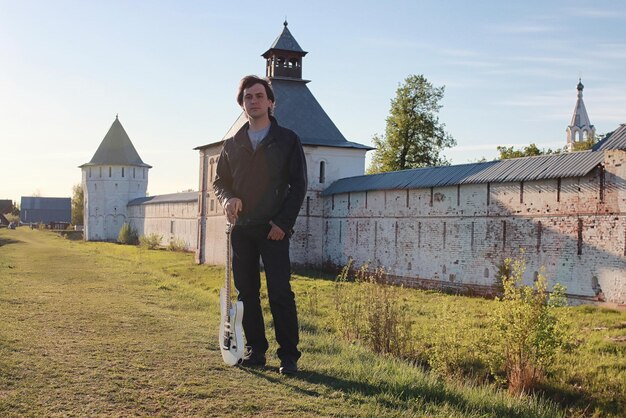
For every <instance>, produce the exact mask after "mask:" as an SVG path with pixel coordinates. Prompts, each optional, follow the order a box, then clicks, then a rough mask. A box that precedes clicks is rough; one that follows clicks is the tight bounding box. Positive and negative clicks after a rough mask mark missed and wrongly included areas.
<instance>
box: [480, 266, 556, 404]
mask: <svg viewBox="0 0 626 418" xmlns="http://www.w3.org/2000/svg"><path fill="white" fill-rule="evenodd" d="M505 267H506V270H507V271H508V272H509V274H508V275H504V276H502V277H501V280H502V287H503V291H504V294H503V296H502V297H501V298H496V300H497V301H498V302H499V303H498V304H497V305H496V307H495V309H494V310H493V312H492V314H491V320H492V325H493V326H494V328H493V329H494V335H493V343H494V348H495V353H493V355H492V356H491V366H492V372H494V374H496V373H498V372H502V371H503V372H504V374H505V375H506V380H507V383H508V387H509V391H510V392H511V393H515V394H520V393H525V392H528V391H530V390H532V389H533V388H535V386H536V384H537V383H538V381H539V380H540V379H541V378H542V377H543V376H544V375H545V373H546V372H547V371H549V369H550V366H551V365H552V363H553V361H554V360H555V356H556V354H557V352H558V350H559V349H560V348H561V346H563V345H564V343H565V342H566V331H565V324H564V321H563V319H562V318H561V313H562V312H561V311H560V310H558V308H559V307H562V306H564V305H566V300H565V288H564V287H563V286H562V285H560V284H558V283H557V284H556V285H555V286H554V288H553V290H552V293H550V294H549V292H548V290H547V279H546V277H545V276H544V275H543V274H542V272H540V273H539V274H538V276H537V280H536V281H535V284H534V286H526V285H523V284H522V276H523V273H524V271H525V269H526V263H525V261H524V259H523V254H522V256H520V257H519V258H517V259H506V260H505Z"/></svg>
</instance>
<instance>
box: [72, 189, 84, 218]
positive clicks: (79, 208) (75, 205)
mask: <svg viewBox="0 0 626 418" xmlns="http://www.w3.org/2000/svg"><path fill="white" fill-rule="evenodd" d="M84 202H85V193H84V192H83V185H82V184H75V185H74V186H73V187H72V225H83V207H84Z"/></svg>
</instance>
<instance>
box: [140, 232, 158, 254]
mask: <svg viewBox="0 0 626 418" xmlns="http://www.w3.org/2000/svg"><path fill="white" fill-rule="evenodd" d="M161 240H163V235H159V234H156V233H152V234H148V235H142V236H141V238H139V245H141V246H142V247H144V248H147V249H149V250H156V249H157V248H159V247H160V246H161Z"/></svg>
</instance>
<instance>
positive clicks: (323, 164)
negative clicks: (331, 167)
mask: <svg viewBox="0 0 626 418" xmlns="http://www.w3.org/2000/svg"><path fill="white" fill-rule="evenodd" d="M325 181H326V161H320V183H324V182H325Z"/></svg>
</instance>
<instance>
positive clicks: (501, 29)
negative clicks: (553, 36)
mask: <svg viewBox="0 0 626 418" xmlns="http://www.w3.org/2000/svg"><path fill="white" fill-rule="evenodd" d="M492 29H493V30H494V32H496V33H508V34H533V33H553V32H560V31H561V28H560V27H558V26H555V25H546V24H537V23H534V24H533V23H522V24H519V23H510V24H501V25H494V26H493V28H492Z"/></svg>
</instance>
